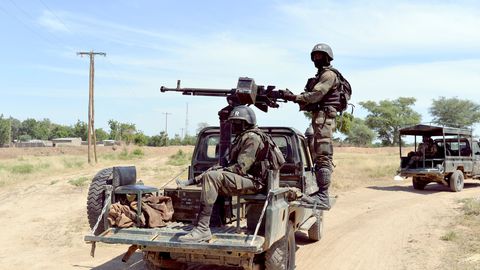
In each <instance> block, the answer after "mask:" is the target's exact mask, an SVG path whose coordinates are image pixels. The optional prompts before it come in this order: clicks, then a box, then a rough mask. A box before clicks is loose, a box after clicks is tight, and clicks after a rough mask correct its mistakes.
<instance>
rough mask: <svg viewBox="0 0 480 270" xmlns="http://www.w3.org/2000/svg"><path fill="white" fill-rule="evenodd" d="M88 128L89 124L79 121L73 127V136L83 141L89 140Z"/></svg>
mask: <svg viewBox="0 0 480 270" xmlns="http://www.w3.org/2000/svg"><path fill="white" fill-rule="evenodd" d="M87 134H88V126H87V123H85V122H83V121H80V120H77V123H76V124H75V125H74V126H73V134H72V135H73V136H74V137H80V138H82V140H83V141H86V140H87Z"/></svg>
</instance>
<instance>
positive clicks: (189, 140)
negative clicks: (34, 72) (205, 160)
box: [182, 135, 197, 145]
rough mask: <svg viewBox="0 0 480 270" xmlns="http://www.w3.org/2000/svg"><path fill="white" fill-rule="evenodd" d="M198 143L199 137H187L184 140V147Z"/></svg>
mask: <svg viewBox="0 0 480 270" xmlns="http://www.w3.org/2000/svg"><path fill="white" fill-rule="evenodd" d="M196 142H197V136H190V135H185V137H184V138H183V140H182V145H195V143H196Z"/></svg>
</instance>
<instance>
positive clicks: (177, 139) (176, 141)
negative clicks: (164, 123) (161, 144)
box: [168, 134, 182, 145]
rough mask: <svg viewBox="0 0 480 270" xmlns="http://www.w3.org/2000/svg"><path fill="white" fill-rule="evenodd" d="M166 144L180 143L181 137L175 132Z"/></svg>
mask: <svg viewBox="0 0 480 270" xmlns="http://www.w3.org/2000/svg"><path fill="white" fill-rule="evenodd" d="M168 145H182V138H181V137H180V135H178V134H175V136H174V137H173V138H172V139H170V140H169V143H168Z"/></svg>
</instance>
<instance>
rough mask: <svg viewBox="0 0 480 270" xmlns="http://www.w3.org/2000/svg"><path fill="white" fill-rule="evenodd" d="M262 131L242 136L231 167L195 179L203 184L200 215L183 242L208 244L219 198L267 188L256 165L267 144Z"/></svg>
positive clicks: (235, 143)
mask: <svg viewBox="0 0 480 270" xmlns="http://www.w3.org/2000/svg"><path fill="white" fill-rule="evenodd" d="M253 129H255V132H257V133H258V132H262V131H261V130H259V129H257V128H255V127H253V128H250V129H247V130H245V131H244V132H242V133H241V134H239V135H238V136H237V137H236V139H235V141H234V142H233V146H232V148H231V152H230V162H229V166H227V167H225V168H219V169H215V168H212V169H209V170H208V171H206V172H204V173H202V174H200V175H198V176H197V177H195V180H196V182H200V183H201V184H202V193H201V199H200V200H201V204H200V212H199V215H198V218H197V225H196V227H195V228H194V229H193V230H192V231H191V232H190V233H189V234H187V235H185V236H181V237H179V240H180V241H185V242H190V241H205V240H209V239H210V238H211V232H210V229H209V226H210V217H211V215H212V210H213V205H214V203H215V201H216V200H217V197H218V195H219V194H220V195H226V196H232V195H243V194H255V193H258V192H259V191H260V190H261V189H262V188H263V186H264V183H263V182H262V179H261V178H260V175H261V171H260V170H259V167H258V166H257V164H258V162H256V161H261V160H259V159H261V157H259V154H260V152H261V150H262V149H264V147H265V144H264V142H263V140H262V138H261V137H260V135H258V134H257V133H255V132H253Z"/></svg>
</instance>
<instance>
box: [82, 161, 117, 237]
mask: <svg viewBox="0 0 480 270" xmlns="http://www.w3.org/2000/svg"><path fill="white" fill-rule="evenodd" d="M112 175H113V168H106V169H103V170H101V171H99V172H98V173H97V174H96V175H95V177H93V179H92V182H91V183H90V187H89V188H88V196H87V216H88V223H89V224H90V229H93V227H94V226H95V224H96V223H97V220H98V216H100V214H101V213H102V208H103V204H104V203H105V185H111V184H112ZM103 231H105V226H104V224H103V222H101V221H100V223H99V224H98V227H97V229H96V230H95V232H93V233H94V234H95V235H99V234H100V233H102V232H103Z"/></svg>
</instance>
